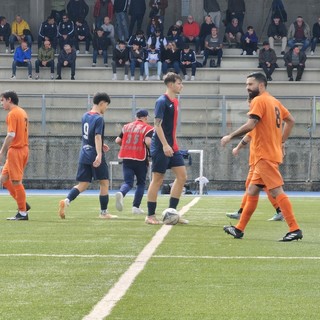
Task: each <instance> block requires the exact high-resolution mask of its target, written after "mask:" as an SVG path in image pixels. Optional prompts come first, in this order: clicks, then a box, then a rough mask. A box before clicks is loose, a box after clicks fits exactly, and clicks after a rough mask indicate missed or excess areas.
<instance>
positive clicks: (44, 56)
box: [35, 40, 55, 80]
mask: <svg viewBox="0 0 320 320" xmlns="http://www.w3.org/2000/svg"><path fill="white" fill-rule="evenodd" d="M54 52H55V50H54V49H53V48H52V47H51V43H50V41H49V40H45V41H44V43H43V46H42V47H41V48H40V49H39V51H38V58H37V60H36V62H35V68H36V77H35V79H36V80H38V79H39V71H40V67H47V68H50V71H51V76H50V78H51V80H53V79H54Z"/></svg>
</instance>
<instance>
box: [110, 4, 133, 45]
mask: <svg viewBox="0 0 320 320" xmlns="http://www.w3.org/2000/svg"><path fill="white" fill-rule="evenodd" d="M128 1H129V0H114V3H113V8H114V14H115V17H116V25H115V26H116V32H117V35H118V38H119V40H123V41H127V40H128V38H129V31H128V15H127V8H128Z"/></svg>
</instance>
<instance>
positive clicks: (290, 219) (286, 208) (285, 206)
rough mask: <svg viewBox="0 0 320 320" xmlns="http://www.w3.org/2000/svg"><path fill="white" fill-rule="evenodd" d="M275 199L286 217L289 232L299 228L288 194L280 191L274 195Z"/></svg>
mask: <svg viewBox="0 0 320 320" xmlns="http://www.w3.org/2000/svg"><path fill="white" fill-rule="evenodd" d="M276 200H277V202H278V204H279V207H280V208H281V211H282V213H283V216H284V218H285V219H286V222H287V225H288V226H289V231H290V232H291V231H295V230H297V229H300V228H299V226H298V223H297V221H296V218H295V216H294V213H293V209H292V205H291V202H290V200H289V198H288V196H287V195H286V194H285V193H281V194H279V195H278V196H277V197H276Z"/></svg>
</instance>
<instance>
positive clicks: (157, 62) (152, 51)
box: [144, 44, 162, 80]
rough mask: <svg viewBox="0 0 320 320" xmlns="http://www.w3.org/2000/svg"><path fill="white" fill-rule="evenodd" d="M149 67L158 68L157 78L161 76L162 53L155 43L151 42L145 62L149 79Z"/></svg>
mask: <svg viewBox="0 0 320 320" xmlns="http://www.w3.org/2000/svg"><path fill="white" fill-rule="evenodd" d="M149 68H152V69H157V80H160V77H161V69H162V63H161V54H160V50H157V49H156V47H155V45H154V44H151V45H150V47H149V49H148V50H147V54H146V61H145V63H144V73H145V76H146V77H145V80H149Z"/></svg>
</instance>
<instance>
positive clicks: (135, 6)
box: [129, 0, 146, 36]
mask: <svg viewBox="0 0 320 320" xmlns="http://www.w3.org/2000/svg"><path fill="white" fill-rule="evenodd" d="M145 13H146V0H131V1H130V6H129V16H130V17H131V18H130V25H129V36H131V35H132V34H133V28H134V26H135V24H137V30H141V26H142V21H143V17H144V14H145Z"/></svg>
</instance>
